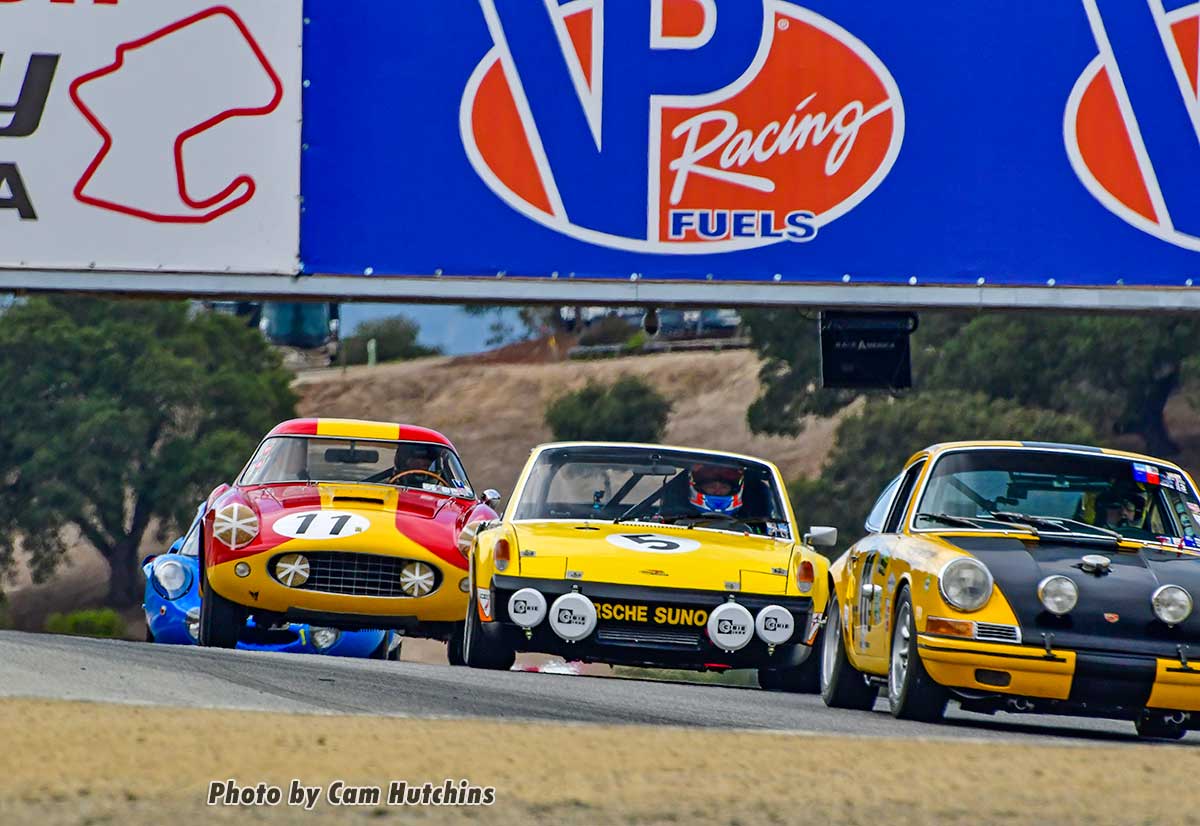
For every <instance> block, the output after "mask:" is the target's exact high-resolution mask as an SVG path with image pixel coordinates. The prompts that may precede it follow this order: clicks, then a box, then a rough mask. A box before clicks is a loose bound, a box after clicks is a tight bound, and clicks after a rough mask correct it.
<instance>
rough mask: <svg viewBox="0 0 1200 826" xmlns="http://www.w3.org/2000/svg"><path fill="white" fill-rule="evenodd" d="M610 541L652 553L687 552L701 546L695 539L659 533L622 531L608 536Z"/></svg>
mask: <svg viewBox="0 0 1200 826" xmlns="http://www.w3.org/2000/svg"><path fill="white" fill-rule="evenodd" d="M608 541H609V543H610V544H612V545H616V546H617V547H618V548H624V549H625V550H628V551H642V552H644V553H652V554H685V553H688V552H689V551H694V550H696V549H697V548H699V547H700V543H699V542H697V541H696V540H694V539H684V538H683V537H676V536H664V535H663V534H658V533H620V534H613V535H612V536H610V537H608Z"/></svg>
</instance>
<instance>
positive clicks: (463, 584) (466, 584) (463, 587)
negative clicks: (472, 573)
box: [458, 576, 471, 594]
mask: <svg viewBox="0 0 1200 826" xmlns="http://www.w3.org/2000/svg"><path fill="white" fill-rule="evenodd" d="M458 590H460V591H462V592H463V593H464V594H465V593H467V592H468V591H470V590H471V578H470V577H469V576H465V577H463V578H462V579H460V580H459V581H458Z"/></svg>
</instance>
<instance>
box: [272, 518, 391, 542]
mask: <svg viewBox="0 0 1200 826" xmlns="http://www.w3.org/2000/svg"><path fill="white" fill-rule="evenodd" d="M369 527H371V521H370V520H369V519H367V517H365V516H359V515H358V514H357V513H347V512H346V511H303V512H301V513H289V514H288V515H287V516H284V517H282V518H280V519H279V520H278V521H277V522H276V523H275V525H274V530H275V533H277V534H281V535H282V536H287V537H291V538H292V539H320V540H328V539H345V538H346V537H348V536H354V535H355V534H360V533H362V532H363V531H365V530H366V529H367V528H369Z"/></svg>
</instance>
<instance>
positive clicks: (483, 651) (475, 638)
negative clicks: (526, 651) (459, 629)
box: [462, 588, 517, 671]
mask: <svg viewBox="0 0 1200 826" xmlns="http://www.w3.org/2000/svg"><path fill="white" fill-rule="evenodd" d="M475 600H476V596H475V589H474V588H472V589H471V598H470V599H468V600H467V618H466V622H465V623H464V626H463V645H462V648H463V663H464V664H466V665H468V666H470V667H471V668H487V669H490V670H492V671H508V669H510V668H512V665H513V663H514V662H516V660H517V652H516V651H514V650H513V649H511V648H509V647H508V646H506V645H504V644H503V643H502V642H494V641H492V640H489V639H488V638H487V637H486V636H485V635H484V633H483V623H482V622H480V621H479V610H478V609H477V608H476V607H475V604H476V603H475Z"/></svg>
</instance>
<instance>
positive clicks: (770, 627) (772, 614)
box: [754, 605, 796, 645]
mask: <svg viewBox="0 0 1200 826" xmlns="http://www.w3.org/2000/svg"><path fill="white" fill-rule="evenodd" d="M795 630H796V621H795V620H794V619H793V618H792V612H791V611H789V610H788V609H786V608H784V607H783V606H782V605H768V606H767V607H766V608H764V609H762V610H761V611H759V612H758V616H757V617H756V618H755V620H754V632H755V633H756V634H758V638H759V639H760V640H762V641H763V642H765V643H766V644H767V645H783V644H784V643H785V642H787V641H788V640H790V639H791V638H792V633H793V632H794V631H795Z"/></svg>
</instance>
